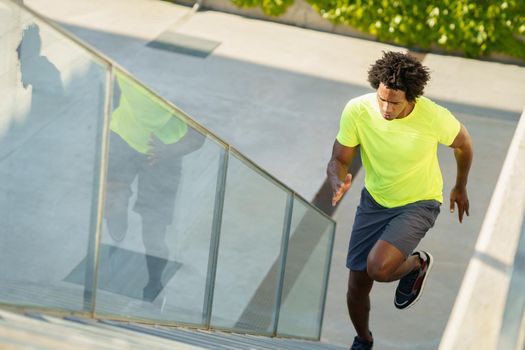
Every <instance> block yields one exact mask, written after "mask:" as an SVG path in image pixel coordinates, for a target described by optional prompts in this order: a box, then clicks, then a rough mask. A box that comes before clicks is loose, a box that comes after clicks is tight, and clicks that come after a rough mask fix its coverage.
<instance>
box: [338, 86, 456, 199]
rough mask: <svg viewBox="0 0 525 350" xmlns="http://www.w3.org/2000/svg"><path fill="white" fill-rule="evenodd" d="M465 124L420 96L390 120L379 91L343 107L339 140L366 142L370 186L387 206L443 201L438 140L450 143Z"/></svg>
mask: <svg viewBox="0 0 525 350" xmlns="http://www.w3.org/2000/svg"><path fill="white" fill-rule="evenodd" d="M460 127H461V124H460V123H459V121H458V120H457V119H456V118H455V117H454V116H453V115H452V113H450V112H449V111H448V110H447V109H445V108H443V107H441V106H439V105H437V104H436V103H434V102H432V101H431V100H430V99H428V98H426V97H424V96H421V97H419V98H417V99H416V105H415V107H414V109H413V110H412V112H411V113H410V114H409V115H408V116H406V117H404V118H401V119H394V120H391V121H388V120H385V119H384V118H383V116H382V115H381V113H380V111H379V104H378V102H377V97H376V93H370V94H366V95H363V96H360V97H357V98H355V99H352V100H350V102H348V104H347V105H346V107H345V109H344V110H343V113H342V116H341V122H340V127H339V133H338V134H337V141H338V142H339V143H340V144H342V145H343V146H347V147H355V146H357V145H361V159H362V161H363V167H364V169H365V173H366V174H365V187H366V189H367V190H368V192H370V194H371V195H372V197H373V198H374V199H375V200H376V201H377V202H378V203H379V204H380V205H382V206H384V207H387V208H394V207H399V206H402V205H406V204H409V203H413V202H416V201H419V200H428V199H435V200H437V201H439V202H440V203H443V178H442V176H441V170H440V168H439V162H438V158H437V147H438V143H441V144H444V145H447V146H448V145H450V144H451V143H452V142H453V141H454V139H455V137H456V136H457V135H458V133H459V130H460Z"/></svg>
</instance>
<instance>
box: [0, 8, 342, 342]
mask: <svg viewBox="0 0 525 350" xmlns="http://www.w3.org/2000/svg"><path fill="white" fill-rule="evenodd" d="M0 49H1V52H2V53H3V54H2V55H0V93H2V96H5V101H4V103H2V104H0V210H1V212H2V215H1V219H0V249H1V252H0V253H1V254H0V304H4V305H16V306H21V307H43V308H51V309H53V310H54V311H57V310H59V311H60V310H61V311H65V312H68V313H69V312H73V313H76V312H89V313H90V314H92V315H96V316H98V317H107V318H119V319H123V318H124V319H129V320H143V321H146V322H147V321H152V322H156V323H161V324H191V325H197V326H200V327H204V328H207V327H212V328H213V327H214V328H221V329H227V330H232V331H242V332H249V333H258V334H265V335H275V334H276V333H277V330H278V331H279V334H282V335H287V336H300V337H306V338H316V336H317V335H318V331H319V327H320V324H321V321H322V317H321V316H322V309H323V302H324V293H325V292H326V276H327V268H328V261H329V255H330V248H331V244H332V239H333V226H334V223H333V221H332V220H331V219H329V218H327V217H326V216H324V215H322V214H320V213H319V212H318V211H317V210H315V209H313V207H311V205H310V204H308V203H307V202H306V201H304V200H303V199H300V198H298V197H297V196H296V195H295V194H294V193H293V191H291V190H290V189H288V188H287V187H286V186H284V185H283V184H281V183H279V181H277V180H276V179H275V178H273V177H272V176H271V175H269V174H268V173H266V172H265V171H264V170H262V169H260V168H258V167H257V166H256V165H255V164H254V163H253V162H251V161H249V160H247V159H246V158H245V157H244V156H242V155H240V154H239V153H238V152H237V151H235V150H232V149H231V148H230V147H229V146H228V145H227V144H225V143H224V142H222V141H221V140H219V139H218V138H217V137H215V136H213V134H212V133H211V132H209V131H207V130H205V129H204V128H202V127H201V126H199V125H198V124H197V123H196V122H194V121H193V120H192V119H191V118H189V117H188V116H187V115H186V114H184V113H183V112H182V111H180V110H178V109H177V108H176V107H175V106H173V105H171V104H170V103H169V102H167V101H165V100H163V99H162V98H160V97H159V96H157V95H156V94H154V93H153V92H151V91H150V90H148V89H147V88H145V87H144V86H143V85H142V84H140V83H139V82H137V81H136V80H135V79H133V78H132V77H130V76H129V75H128V74H127V73H125V72H124V71H122V70H121V69H119V68H116V67H115V66H114V65H113V64H112V63H111V62H109V61H107V60H106V59H104V58H102V57H101V56H99V54H98V53H96V51H94V50H93V49H91V48H89V47H88V46H86V45H85V44H83V43H81V42H80V41H78V40H77V39H75V38H74V37H73V36H70V35H69V34H67V33H66V32H64V31H63V30H62V29H60V28H59V27H55V25H53V24H49V23H48V22H47V21H46V19H43V18H42V17H40V16H39V15H38V14H35V13H33V12H31V11H30V10H28V9H26V8H24V7H20V5H16V4H15V3H14V2H11V1H9V0H0ZM292 214H293V217H292ZM290 227H291V228H292V230H291V231H290ZM290 232H291V233H292V237H291V239H289V235H290ZM288 244H290V247H291V248H290V250H289V251H288ZM302 249H305V250H302ZM301 250H302V252H303V255H304V257H302V258H299V257H298V255H299V252H300V251H301ZM287 256H288V258H287ZM301 259H302V260H301ZM285 261H287V266H286V270H285V265H284V262H285ZM300 264H302V265H303V266H300V267H299V265H300ZM306 288H308V289H306ZM283 291H284V292H283ZM305 305H307V307H305V308H304V309H302V310H298V309H299V308H300V307H301V306H305ZM295 314H298V315H299V314H300V315H301V316H300V317H299V316H297V317H299V318H300V320H299V319H298V318H297V317H296V315H295ZM279 315H281V317H282V320H281V321H279V319H278V317H279ZM294 317H295V318H294ZM293 322H295V323H296V324H292V323H293ZM277 326H278V327H279V328H278V329H277Z"/></svg>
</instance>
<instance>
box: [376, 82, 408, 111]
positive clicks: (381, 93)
mask: <svg viewBox="0 0 525 350" xmlns="http://www.w3.org/2000/svg"><path fill="white" fill-rule="evenodd" d="M377 103H378V104H379V110H380V111H381V115H382V116H383V118H385V119H386V120H394V119H400V118H404V117H406V116H407V115H408V114H409V113H410V112H412V109H414V102H409V101H408V100H407V99H406V95H405V92H404V91H401V90H392V89H389V88H387V87H386V86H385V85H383V83H381V84H379V87H378V88H377Z"/></svg>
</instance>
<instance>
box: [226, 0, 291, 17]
mask: <svg viewBox="0 0 525 350" xmlns="http://www.w3.org/2000/svg"><path fill="white" fill-rule="evenodd" d="M231 2H233V3H234V4H235V5H236V6H238V7H260V8H261V9H262V10H263V12H264V13H265V14H267V15H268V16H280V15H282V14H283V13H285V12H286V10H287V9H288V7H289V6H291V5H292V4H293V2H294V0H231Z"/></svg>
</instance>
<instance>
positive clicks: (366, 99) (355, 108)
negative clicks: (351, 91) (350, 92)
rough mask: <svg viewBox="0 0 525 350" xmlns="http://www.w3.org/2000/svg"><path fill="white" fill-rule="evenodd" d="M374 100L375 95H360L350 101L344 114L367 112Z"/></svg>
mask: <svg viewBox="0 0 525 350" xmlns="http://www.w3.org/2000/svg"><path fill="white" fill-rule="evenodd" d="M374 100H375V93H369V94H364V95H360V96H357V97H354V98H352V99H350V101H348V102H347V104H346V106H345V108H344V114H348V113H358V112H361V111H363V110H367V109H368V108H370V107H371V106H372V103H373V101H374Z"/></svg>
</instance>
